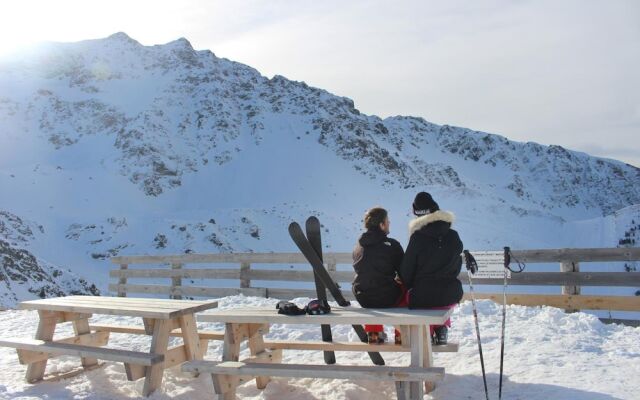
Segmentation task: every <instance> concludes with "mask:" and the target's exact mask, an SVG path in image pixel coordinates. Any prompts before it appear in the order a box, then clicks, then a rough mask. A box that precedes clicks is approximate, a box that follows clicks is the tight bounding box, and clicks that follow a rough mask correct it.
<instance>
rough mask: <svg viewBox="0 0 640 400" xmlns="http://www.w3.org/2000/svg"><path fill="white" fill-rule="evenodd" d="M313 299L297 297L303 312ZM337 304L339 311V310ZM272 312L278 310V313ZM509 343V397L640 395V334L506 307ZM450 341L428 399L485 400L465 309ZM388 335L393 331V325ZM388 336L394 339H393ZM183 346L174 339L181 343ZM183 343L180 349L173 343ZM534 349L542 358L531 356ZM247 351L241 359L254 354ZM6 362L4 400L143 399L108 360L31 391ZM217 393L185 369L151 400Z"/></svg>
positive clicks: (316, 357)
mask: <svg viewBox="0 0 640 400" xmlns="http://www.w3.org/2000/svg"><path fill="white" fill-rule="evenodd" d="M308 300H309V299H296V301H297V302H298V304H300V305H302V304H306V302H307V301H308ZM275 303H276V300H273V299H262V298H255V297H242V296H236V297H227V298H223V299H220V308H234V307H247V306H269V307H274V304H275ZM332 306H334V307H335V306H336V304H333V305H332ZM274 312H275V307H274ZM500 312H501V309H500V307H499V306H498V305H496V304H494V303H492V302H490V301H480V302H479V319H480V329H481V332H482V334H483V336H482V338H483V350H484V357H485V363H486V367H487V380H488V385H489V391H490V395H491V398H492V399H495V398H497V393H498V374H499V365H500V357H499V355H500V315H501V314H500ZM507 313H508V324H507V330H506V343H505V368H504V373H505V375H504V381H503V384H504V387H503V393H502V395H503V398H504V399H505V400H506V399H509V400H548V399H553V400H574V399H580V400H614V399H620V400H632V399H637V398H638V393H639V392H640V380H639V379H637V377H638V375H639V374H640V363H638V356H639V355H640V328H631V327H624V326H620V325H603V324H602V323H601V322H600V321H599V320H598V319H597V318H596V317H594V316H593V315H589V314H585V313H574V314H565V313H564V312H563V311H562V310H559V309H555V308H550V307H542V308H538V307H520V306H509V307H508V309H507ZM94 318H96V321H97V322H96V323H100V324H118V325H130V324H139V323H140V322H139V321H135V320H133V319H130V318H126V317H112V316H95V317H94ZM452 319H453V326H452V330H451V340H454V341H456V342H458V343H459V344H460V351H459V352H458V353H436V354H434V358H435V360H434V362H435V365H436V366H439V367H444V368H445V370H446V375H445V379H444V380H443V381H442V382H440V383H439V384H438V386H437V388H436V390H435V391H434V392H433V393H431V394H430V395H427V396H425V399H456V400H457V399H481V398H484V393H483V391H484V390H483V385H482V375H481V372H480V362H479V359H478V348H477V344H476V341H475V331H474V324H473V314H472V312H471V304H470V303H469V302H465V303H463V304H461V306H460V307H459V308H458V309H457V310H456V311H455V312H454V315H453V317H452ZM36 325H37V314H36V313H35V312H26V311H7V312H2V313H0V327H1V328H2V329H3V330H4V331H5V332H10V331H16V330H21V331H30V332H33V331H35V329H36ZM201 327H202V328H204V329H217V330H219V329H222V328H223V327H222V326H219V325H212V324H209V325H202V326H201ZM387 329H389V330H390V329H391V327H387ZM332 331H333V337H334V339H335V340H340V341H346V340H351V341H355V340H357V338H356V337H355V335H354V334H353V331H352V329H351V327H349V326H335V327H333V328H332ZM72 333H73V332H71V326H70V325H68V326H65V327H64V328H62V329H60V331H59V332H58V334H59V335H60V337H65V336H70V335H72ZM388 333H389V334H390V335H391V334H392V332H391V331H389V332H388ZM267 337H269V338H273V339H281V340H320V329H318V328H317V327H314V326H303V325H274V326H272V327H271V329H270V332H269V334H268V335H267ZM176 340H178V341H179V339H175V338H174V339H172V341H176ZM149 341H150V339H149V337H148V336H144V335H138V336H131V335H122V334H112V335H111V336H110V338H109V345H110V346H113V347H116V348H123V349H129V350H132V349H133V350H138V351H147V350H148V349H149ZM175 344H178V343H175ZM532 349H535V352H533V351H532ZM247 352H248V350H243V351H242V353H241V358H243V357H245V356H246V355H248V353H247ZM221 354H222V342H221V341H214V342H210V345H209V351H208V353H207V355H206V356H205V357H206V358H207V359H211V360H216V359H220V355H221ZM0 357H1V358H2V360H3V361H4V362H3V364H2V367H0V399H90V400H98V399H100V400H102V399H105V400H106V399H125V398H127V399H128V398H136V399H137V398H141V397H140V392H141V389H142V383H143V382H142V380H139V381H136V382H129V381H127V379H126V375H125V373H124V368H123V367H122V364H117V363H113V362H106V363H105V364H106V365H105V366H104V367H103V368H99V369H97V370H93V371H89V372H87V373H84V374H80V375H77V376H75V377H73V378H70V379H64V380H62V381H58V382H43V383H39V384H37V385H29V384H27V383H25V382H24V372H25V369H26V367H25V366H23V365H20V364H18V357H17V356H16V354H15V350H13V349H9V348H0ZM336 358H337V360H338V362H339V363H341V364H361V365H371V361H370V360H369V358H368V357H367V355H366V354H360V353H353V352H352V353H348V352H338V353H336ZM384 358H385V361H386V363H387V364H388V365H407V364H408V363H409V355H407V354H406V353H404V354H403V353H384ZM284 361H285V362H288V363H304V364H323V363H324V360H323V357H322V353H320V352H307V351H285V352H284ZM79 366H80V362H79V360H78V359H77V358H72V357H60V358H56V359H53V360H50V361H49V365H48V368H49V373H54V374H55V373H58V374H63V373H65V372H69V371H72V370H77V369H78V367H79ZM212 394H213V385H212V383H211V379H210V377H208V376H204V375H201V376H200V377H198V378H193V377H190V376H188V375H186V374H182V373H180V370H179V368H171V369H169V370H167V371H166V372H165V375H164V380H163V383H162V387H161V388H160V390H159V391H158V392H156V393H154V394H153V396H152V397H151V398H152V399H156V400H159V399H185V400H187V399H188V400H200V399H203V400H204V399H210V398H212ZM238 397H239V398H240V399H265V400H266V399H273V400H276V399H277V400H294V399H295V400H299V399H309V400H311V399H322V400H344V399H350V400H365V399H366V400H383V399H384V400H386V399H393V398H395V389H394V386H393V384H392V383H389V382H372V381H354V380H339V381H338V380H333V381H331V380H323V379H282V378H275V379H273V380H272V381H271V382H270V383H269V384H268V385H267V388H266V389H265V390H264V391H259V390H257V389H256V387H255V384H253V383H247V384H245V385H243V386H241V387H240V388H239V389H238Z"/></svg>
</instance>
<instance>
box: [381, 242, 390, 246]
mask: <svg viewBox="0 0 640 400" xmlns="http://www.w3.org/2000/svg"><path fill="white" fill-rule="evenodd" d="M383 243H384V244H386V245H387V246H391V242H383Z"/></svg>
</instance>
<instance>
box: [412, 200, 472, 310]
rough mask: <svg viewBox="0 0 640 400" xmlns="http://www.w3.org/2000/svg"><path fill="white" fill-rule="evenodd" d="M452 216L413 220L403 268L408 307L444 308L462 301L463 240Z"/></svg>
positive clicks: (440, 214)
mask: <svg viewBox="0 0 640 400" xmlns="http://www.w3.org/2000/svg"><path fill="white" fill-rule="evenodd" d="M453 220H454V216H453V214H451V213H450V212H447V211H441V210H438V211H436V212H434V213H431V214H428V215H425V216H423V217H419V218H416V219H414V220H413V221H411V223H410V224H409V231H410V233H411V238H410V239H409V245H408V246H407V251H406V253H405V255H404V259H403V260H402V265H401V266H400V277H401V278H402V282H403V283H404V284H405V286H406V287H407V289H411V292H410V295H409V308H425V307H441V306H447V305H449V304H454V303H458V302H460V300H461V299H462V294H463V291H462V283H461V282H460V280H458V274H459V273H460V268H461V267H462V257H461V256H460V253H462V248H463V247H462V241H461V240H460V236H458V232H456V231H455V230H453V229H451V223H452V222H453Z"/></svg>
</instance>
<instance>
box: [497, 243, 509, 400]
mask: <svg viewBox="0 0 640 400" xmlns="http://www.w3.org/2000/svg"><path fill="white" fill-rule="evenodd" d="M510 252H511V249H509V247H505V248H504V271H503V273H504V283H503V285H502V334H501V336H500V383H499V385H498V400H501V399H502V371H503V366H504V332H505V326H506V319H507V269H508V268H509V264H510V263H511V257H510Z"/></svg>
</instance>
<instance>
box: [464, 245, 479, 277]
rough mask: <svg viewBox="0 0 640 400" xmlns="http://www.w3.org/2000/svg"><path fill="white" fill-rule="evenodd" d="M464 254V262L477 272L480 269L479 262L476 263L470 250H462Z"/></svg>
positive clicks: (468, 267) (469, 269)
mask: <svg viewBox="0 0 640 400" xmlns="http://www.w3.org/2000/svg"><path fill="white" fill-rule="evenodd" d="M462 253H463V254H464V263H465V265H466V267H467V270H468V271H469V272H471V273H472V274H475V273H476V272H477V271H478V263H476V259H475V258H474V257H473V256H472V255H471V253H469V250H464V251H463V252H462Z"/></svg>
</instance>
